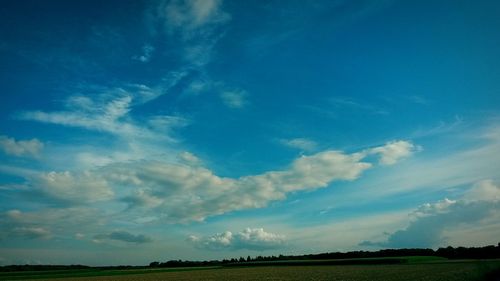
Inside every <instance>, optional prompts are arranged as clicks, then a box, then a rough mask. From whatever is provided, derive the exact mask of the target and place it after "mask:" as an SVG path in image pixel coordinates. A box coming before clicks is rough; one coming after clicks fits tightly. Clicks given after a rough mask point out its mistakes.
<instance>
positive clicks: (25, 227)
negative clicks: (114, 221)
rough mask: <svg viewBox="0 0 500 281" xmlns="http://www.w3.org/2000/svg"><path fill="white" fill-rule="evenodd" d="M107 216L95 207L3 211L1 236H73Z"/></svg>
mask: <svg viewBox="0 0 500 281" xmlns="http://www.w3.org/2000/svg"><path fill="white" fill-rule="evenodd" d="M104 220H105V218H104V216H103V214H102V213H100V212H97V211H96V210H93V209H90V208H87V207H79V208H75V207H72V208H45V209H41V210H35V211H21V210H18V209H11V210H8V211H5V212H0V221H1V222H2V223H0V239H2V238H6V237H10V238H21V239H51V238H53V237H54V236H61V235H68V236H73V235H74V233H75V232H78V231H79V230H81V229H82V228H83V227H84V228H86V230H90V229H92V228H93V227H96V226H98V225H103V223H104Z"/></svg>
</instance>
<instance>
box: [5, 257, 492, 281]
mask: <svg viewBox="0 0 500 281" xmlns="http://www.w3.org/2000/svg"><path fill="white" fill-rule="evenodd" d="M499 267H500V261H453V262H434V263H420V264H395V265H298V266H255V267H254V266H250V267H229V268H228V267H221V268H192V269H184V270H176V269H172V270H171V271H169V270H168V269H161V270H154V269H152V270H140V271H136V272H134V271H133V270H129V271H126V270H125V271H115V272H111V271H109V272H102V274H104V275H106V274H107V275H108V276H95V275H99V273H98V272H94V273H95V274H94V276H91V275H92V274H89V275H87V276H82V275H78V274H77V272H75V274H77V276H80V277H77V276H74V277H71V276H64V277H63V276H59V278H54V277H56V276H54V275H53V276H50V274H47V275H45V276H43V275H33V274H31V275H29V274H28V275H22V273H19V274H20V275H17V276H12V275H11V276H8V275H5V274H7V273H4V274H2V275H0V279H1V280H33V279H36V280H46V281H48V280H54V281H56V280H58V281H61V280H68V281H70V280H71V281H73V280H74V281H82V280H106V281H107V280H110V281H111V280H117V281H122V280H123V281H125V280H137V281H141V280H144V281H154V280H186V281H191V280H248V281H250V280H252V281H254V280H255V281H257V280H296V281H299V280H339V281H340V280H342V281H349V280H352V281H356V280H360V281H365V280H366V281H377V280H381V281H382V280H383V281H391V280H422V281H423V280H426V281H433V280H443V281H445V280H458V281H460V280H463V281H473V280H485V279H484V275H485V274H486V273H487V272H491V271H492V270H495V269H498V268H499ZM88 273H92V272H88ZM112 274H113V275H112ZM4 278H5V279H4ZM11 278H12V279H11ZM486 280H489V279H486ZM492 280H496V279H492Z"/></svg>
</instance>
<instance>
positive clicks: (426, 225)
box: [361, 180, 500, 248]
mask: <svg viewBox="0 0 500 281" xmlns="http://www.w3.org/2000/svg"><path fill="white" fill-rule="evenodd" d="M499 194H500V188H499V187H497V186H495V185H493V183H492V181H490V180H486V181H482V182H479V183H477V184H475V185H474V186H473V187H472V188H470V189H469V191H468V192H467V193H465V194H464V196H463V197H461V198H460V199H458V200H456V201H454V200H449V199H444V200H442V201H438V202H436V203H427V204H424V205H422V206H420V207H419V208H417V209H416V210H415V211H414V212H413V213H411V214H410V215H411V216H410V217H412V220H411V221H410V223H409V224H408V226H407V227H406V228H405V229H401V230H398V231H395V232H393V233H391V234H389V236H388V238H387V240H386V241H382V242H371V241H364V242H362V243H361V245H365V246H378V247H396V248H412V247H418V248H424V247H438V246H446V245H447V241H448V240H449V237H446V236H445V235H444V233H447V232H448V235H453V232H454V231H457V232H459V231H460V229H459V228H464V227H466V226H471V227H484V224H486V225H487V224H489V223H491V221H488V220H489V219H490V218H491V217H492V216H495V215H496V214H497V213H498V212H499V211H500V197H498V195H499ZM485 195H486V196H485ZM495 223H496V222H495ZM450 230H451V231H450ZM494 231H495V232H497V233H500V229H495V230H494ZM495 242H496V241H495Z"/></svg>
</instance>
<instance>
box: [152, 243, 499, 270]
mask: <svg viewBox="0 0 500 281" xmlns="http://www.w3.org/2000/svg"><path fill="white" fill-rule="evenodd" d="M402 256H436V257H444V258H448V259H492V258H500V243H498V245H497V246H493V245H490V246H485V247H470V248H467V247H457V248H454V247H451V246H449V247H446V248H439V249H437V250H433V249H384V250H379V251H352V252H345V253H343V252H332V253H321V254H309V255H296V256H294V255H289V256H285V255H279V256H256V257H254V258H252V257H250V256H248V257H247V258H244V257H239V258H231V259H223V260H211V261H183V260H170V261H167V262H157V261H155V262H152V263H150V264H149V266H150V267H193V266H216V265H227V264H243V263H248V262H266V261H293V260H297V261H301V260H329V259H359V258H385V257H402Z"/></svg>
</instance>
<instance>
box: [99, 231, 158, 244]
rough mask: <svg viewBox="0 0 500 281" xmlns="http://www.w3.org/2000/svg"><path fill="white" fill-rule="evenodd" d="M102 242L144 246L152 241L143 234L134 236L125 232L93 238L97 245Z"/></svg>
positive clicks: (115, 232)
mask: <svg viewBox="0 0 500 281" xmlns="http://www.w3.org/2000/svg"><path fill="white" fill-rule="evenodd" d="M102 240H116V241H121V242H127V243H135V244H144V243H149V242H152V241H153V239H151V238H150V237H149V236H146V235H143V234H138V235H134V234H132V233H129V232H127V231H113V232H111V233H108V234H99V235H96V236H94V242H97V243H99V242H102Z"/></svg>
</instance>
